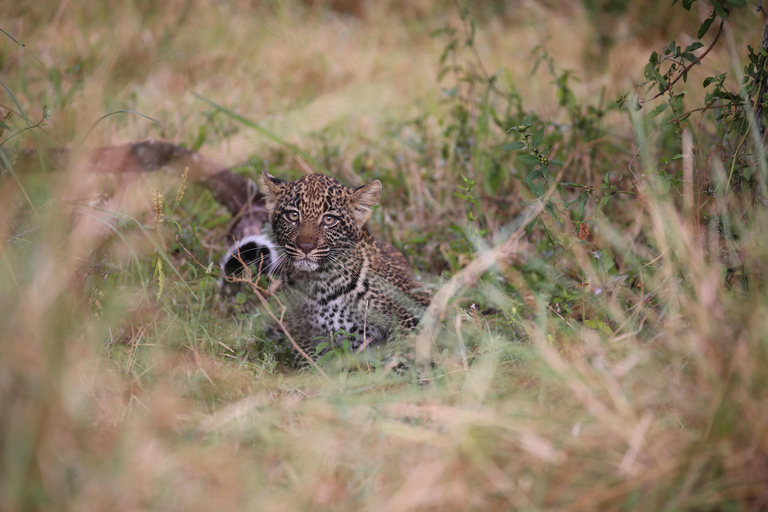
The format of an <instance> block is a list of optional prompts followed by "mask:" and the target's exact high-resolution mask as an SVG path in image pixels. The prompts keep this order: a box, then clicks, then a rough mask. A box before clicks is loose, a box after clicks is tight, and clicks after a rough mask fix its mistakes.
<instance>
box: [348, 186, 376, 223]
mask: <svg viewBox="0 0 768 512" xmlns="http://www.w3.org/2000/svg"><path fill="white" fill-rule="evenodd" d="M379 197H381V182H380V181H379V180H376V181H373V182H371V183H369V184H367V185H363V186H362V187H357V188H356V189H355V190H354V192H353V193H352V197H351V206H352V211H353V213H354V215H355V220H356V221H357V225H358V226H360V227H362V226H363V224H365V223H366V222H368V219H369V218H370V217H371V209H373V207H374V206H375V205H376V202H378V200H379Z"/></svg>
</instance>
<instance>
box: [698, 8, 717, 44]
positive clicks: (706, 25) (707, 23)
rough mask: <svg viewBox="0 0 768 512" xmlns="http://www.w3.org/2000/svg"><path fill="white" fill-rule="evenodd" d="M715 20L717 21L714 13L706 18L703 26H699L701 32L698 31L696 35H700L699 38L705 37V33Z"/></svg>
mask: <svg viewBox="0 0 768 512" xmlns="http://www.w3.org/2000/svg"><path fill="white" fill-rule="evenodd" d="M713 21H715V15H714V13H713V14H712V16H710V17H709V18H707V19H705V20H704V23H702V24H701V26H700V27H699V32H698V34H696V35H697V36H698V38H699V39H701V38H702V37H704V35H705V34H706V33H707V31H708V30H709V27H711V26H712V22H713Z"/></svg>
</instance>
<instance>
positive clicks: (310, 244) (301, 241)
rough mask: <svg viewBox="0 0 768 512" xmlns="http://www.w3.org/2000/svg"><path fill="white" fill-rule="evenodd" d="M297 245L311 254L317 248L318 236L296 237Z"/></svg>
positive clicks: (305, 252)
mask: <svg viewBox="0 0 768 512" xmlns="http://www.w3.org/2000/svg"><path fill="white" fill-rule="evenodd" d="M296 246H297V247H298V248H299V249H301V251H302V252H303V253H304V254H309V253H310V252H312V251H314V250H315V249H317V238H315V237H302V236H299V237H298V238H297V239H296Z"/></svg>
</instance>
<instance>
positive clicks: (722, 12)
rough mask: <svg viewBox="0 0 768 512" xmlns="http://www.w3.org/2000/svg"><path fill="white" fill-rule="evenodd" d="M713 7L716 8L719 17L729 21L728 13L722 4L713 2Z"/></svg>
mask: <svg viewBox="0 0 768 512" xmlns="http://www.w3.org/2000/svg"><path fill="white" fill-rule="evenodd" d="M712 7H714V8H715V12H716V13H717V15H718V16H720V17H721V18H723V19H724V20H725V21H728V13H727V12H726V11H725V9H723V6H722V5H720V2H717V1H715V2H712Z"/></svg>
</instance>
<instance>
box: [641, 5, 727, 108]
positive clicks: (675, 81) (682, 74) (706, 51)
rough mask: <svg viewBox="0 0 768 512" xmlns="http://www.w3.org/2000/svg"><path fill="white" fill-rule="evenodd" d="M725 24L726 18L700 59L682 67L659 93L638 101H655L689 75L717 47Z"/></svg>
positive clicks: (721, 21)
mask: <svg viewBox="0 0 768 512" xmlns="http://www.w3.org/2000/svg"><path fill="white" fill-rule="evenodd" d="M724 24H725V20H720V27H719V28H718V29H717V35H715V39H714V41H712V44H710V45H709V47H708V48H707V49H706V50H704V53H702V54H701V55H699V58H698V59H696V60H695V61H693V62H691V63H690V64H688V65H687V66H686V67H684V68H683V69H682V70H681V71H680V72H679V73H678V74H677V78H675V79H674V80H672V81H671V82H667V86H666V87H665V88H664V89H663V90H662V91H659V93H658V94H656V95H655V96H654V97H652V98H648V99H645V100H638V101H637V102H638V103H640V104H642V103H647V102H649V101H653V100H655V99H656V98H658V97H659V96H662V95H663V94H665V93H666V92H667V91H669V90H670V89H671V88H672V86H673V85H675V84H676V83H677V82H678V81H679V80H680V79H681V78H683V77H684V76H685V75H687V74H688V71H690V70H691V68H692V67H693V66H695V65H696V64H698V63H699V62H701V59H703V58H704V57H706V56H707V54H708V53H709V52H710V51H711V50H712V48H714V47H715V44H717V40H718V39H720V34H721V33H722V32H723V25H724Z"/></svg>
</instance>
